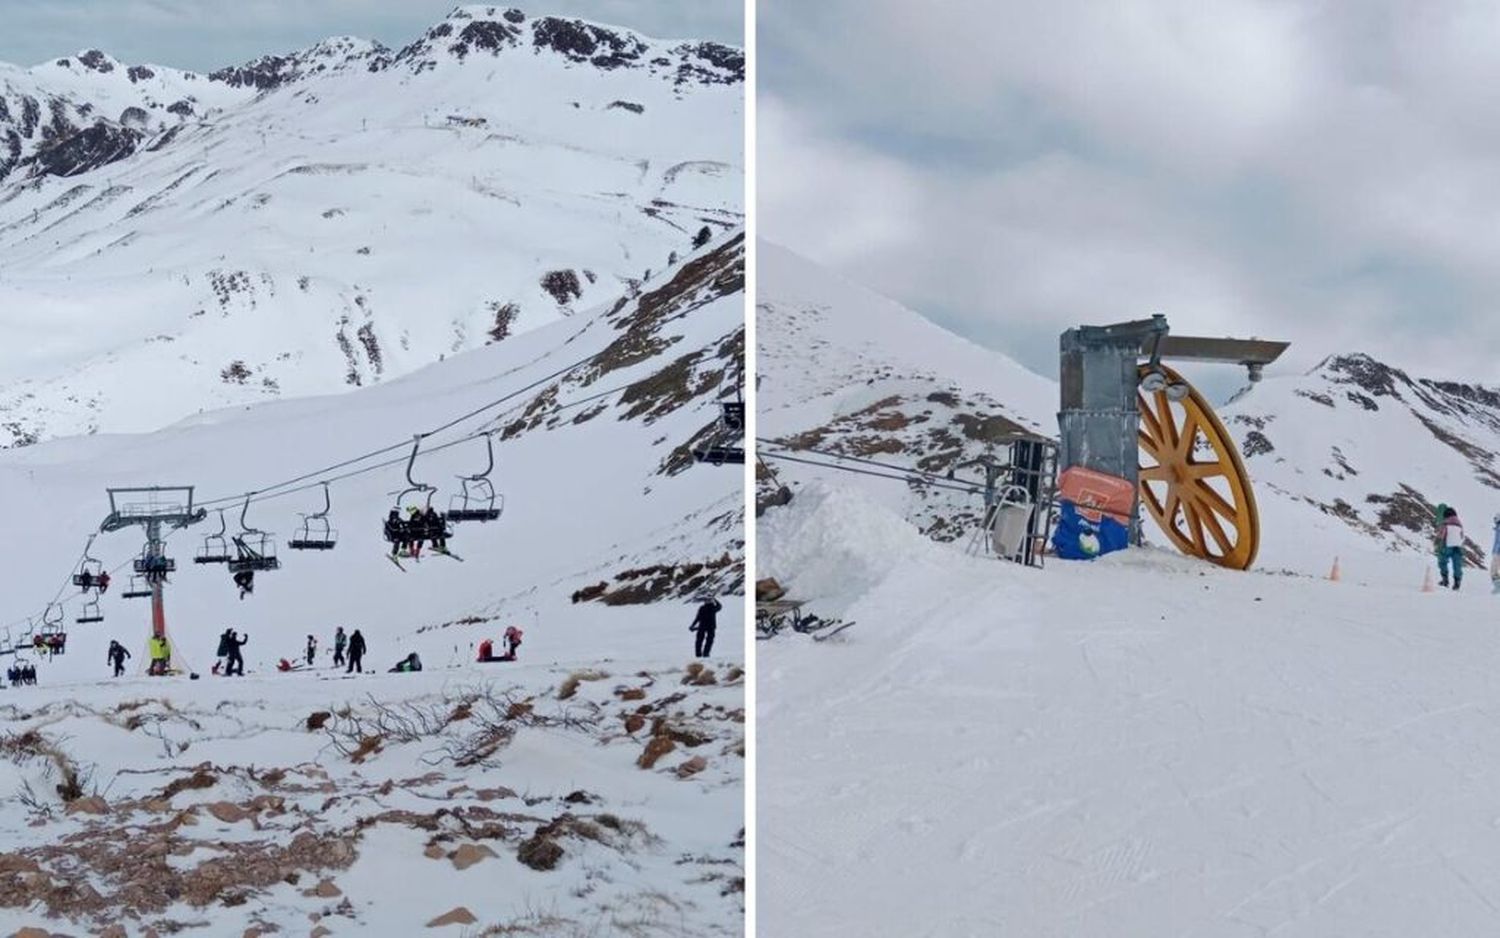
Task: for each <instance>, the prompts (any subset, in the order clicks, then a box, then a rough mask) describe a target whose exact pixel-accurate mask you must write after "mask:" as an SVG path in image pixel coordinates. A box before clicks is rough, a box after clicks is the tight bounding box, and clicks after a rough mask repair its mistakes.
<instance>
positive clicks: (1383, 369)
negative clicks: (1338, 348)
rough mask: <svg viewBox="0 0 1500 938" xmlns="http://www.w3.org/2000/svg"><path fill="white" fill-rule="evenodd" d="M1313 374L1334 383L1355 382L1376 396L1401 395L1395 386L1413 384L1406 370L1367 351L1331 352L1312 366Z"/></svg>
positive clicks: (1354, 383)
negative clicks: (1386, 362) (1338, 353)
mask: <svg viewBox="0 0 1500 938" xmlns="http://www.w3.org/2000/svg"><path fill="white" fill-rule="evenodd" d="M1313 373H1314V374H1319V375H1322V376H1323V377H1325V378H1327V379H1328V380H1330V381H1332V382H1334V383H1336V384H1353V385H1356V386H1358V387H1359V388H1361V389H1363V390H1364V391H1365V392H1366V393H1368V394H1371V395H1373V396H1375V397H1400V396H1401V395H1400V393H1399V392H1398V391H1397V385H1405V386H1410V385H1411V383H1412V381H1411V378H1410V377H1409V376H1408V375H1407V374H1406V372H1404V371H1402V370H1401V369H1399V368H1394V367H1392V366H1390V365H1387V364H1385V363H1384V362H1382V361H1379V360H1377V359H1376V358H1375V357H1374V356H1372V355H1370V354H1368V353H1366V352H1351V353H1348V354H1344V355H1330V356H1329V357H1327V358H1325V359H1323V361H1322V362H1321V363H1320V364H1319V365H1318V367H1316V368H1314V369H1313Z"/></svg>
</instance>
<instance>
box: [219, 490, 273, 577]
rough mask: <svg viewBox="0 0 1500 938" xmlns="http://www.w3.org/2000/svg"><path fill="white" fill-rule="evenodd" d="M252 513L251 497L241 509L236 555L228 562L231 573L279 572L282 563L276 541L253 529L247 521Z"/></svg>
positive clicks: (247, 496)
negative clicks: (277, 557)
mask: <svg viewBox="0 0 1500 938" xmlns="http://www.w3.org/2000/svg"><path fill="white" fill-rule="evenodd" d="M249 511H250V496H249V495H246V496H245V504H244V505H243V506H242V507H241V508H240V533H238V534H236V535H234V537H233V541H234V551H235V555H234V556H233V557H231V558H230V559H229V561H228V563H229V571H230V572H231V573H254V572H256V571H258V570H278V569H280V568H281V561H280V560H277V559H276V541H275V539H274V538H272V537H271V535H269V534H267V533H266V532H264V531H262V530H260V529H259V528H252V527H250V525H249V524H248V523H247V522H246V521H245V515H246V514H247V513H248V512H249Z"/></svg>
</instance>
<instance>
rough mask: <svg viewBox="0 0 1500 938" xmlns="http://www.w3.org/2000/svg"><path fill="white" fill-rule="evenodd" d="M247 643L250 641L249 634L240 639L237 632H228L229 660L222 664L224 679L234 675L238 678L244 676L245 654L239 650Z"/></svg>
mask: <svg viewBox="0 0 1500 938" xmlns="http://www.w3.org/2000/svg"><path fill="white" fill-rule="evenodd" d="M248 641H250V634H249V633H248V632H247V633H245V637H244V638H240V637H239V633H238V632H235V631H233V630H231V631H230V633H229V660H228V661H227V662H225V664H224V674H225V676H226V677H233V676H234V675H236V674H238V675H239V676H240V677H244V676H245V654H244V652H242V651H240V649H241V648H242V647H244V645H245V643H246V642H248Z"/></svg>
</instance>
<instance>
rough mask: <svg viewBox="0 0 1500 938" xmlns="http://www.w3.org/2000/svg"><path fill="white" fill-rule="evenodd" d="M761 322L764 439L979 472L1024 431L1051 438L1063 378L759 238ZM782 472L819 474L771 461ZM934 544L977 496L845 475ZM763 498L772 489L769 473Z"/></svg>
mask: <svg viewBox="0 0 1500 938" xmlns="http://www.w3.org/2000/svg"><path fill="white" fill-rule="evenodd" d="M759 257H760V271H761V274H760V280H759V295H758V296H757V297H756V305H757V310H756V328H757V333H756V334H757V342H758V343H759V346H758V347H759V358H758V359H757V369H758V371H757V375H756V382H757V388H758V394H759V403H758V406H757V418H758V420H759V424H758V427H759V429H758V431H757V432H758V433H759V434H760V436H761V437H763V438H766V439H769V440H771V441H773V442H774V443H776V444H778V445H781V446H785V447H787V448H789V449H793V450H820V451H823V452H827V453H838V454H842V455H848V456H855V457H861V458H872V459H877V460H882V461H885V462H889V463H892V464H896V465H903V466H910V467H914V468H918V469H921V470H923V471H924V472H929V473H935V474H938V475H946V474H947V473H949V472H953V473H954V474H955V476H957V477H958V478H960V479H964V480H968V481H974V480H976V479H982V478H983V475H982V473H979V474H976V470H975V469H972V468H968V469H965V468H962V464H963V463H964V462H966V461H968V460H971V459H974V458H976V457H979V456H983V455H984V454H985V453H986V452H987V451H989V450H990V449H991V448H992V447H993V445H994V444H995V441H996V440H999V439H1002V438H1004V437H1006V436H1008V435H1009V434H1010V433H1012V432H1014V431H1016V430H1023V431H1026V432H1030V433H1036V434H1039V435H1043V436H1055V435H1056V425H1057V424H1056V419H1055V418H1054V417H1053V416H1052V413H1053V412H1055V411H1056V408H1057V389H1056V385H1055V384H1053V383H1051V382H1049V381H1047V380H1046V379H1044V378H1041V377H1039V376H1037V375H1035V374H1033V373H1031V372H1029V371H1027V370H1026V369H1024V368H1022V367H1021V366H1020V365H1018V364H1016V363H1015V362H1013V361H1011V360H1009V359H1007V358H1005V357H1004V356H1003V355H998V354H996V353H995V352H993V351H991V350H989V349H985V348H983V347H981V346H979V345H976V344H974V343H973V342H970V341H968V340H966V339H963V338H960V337H959V336H956V335H954V334H953V333H951V332H948V331H946V330H944V329H942V328H941V327H939V326H937V325H935V324H934V323H932V322H931V321H929V320H927V319H924V318H922V317H921V316H920V315H918V314H916V313H914V312H912V311H911V310H908V309H905V308H904V307H902V306H900V305H899V304H897V303H895V302H893V301H891V300H889V299H887V298H885V297H883V296H879V295H878V294H875V293H873V292H871V291H869V290H866V289H864V288H863V287H860V286H858V285H856V284H853V283H850V282H849V281H847V280H845V279H843V278H841V277H839V276H838V275H836V274H834V273H833V272H831V271H828V270H826V269H823V268H820V267H818V266H817V265H816V264H813V263H811V262H810V261H808V260H806V259H804V258H801V257H798V256H797V255H796V254H794V253H792V252H790V251H787V250H786V249H784V248H781V247H779V246H777V245H775V244H769V243H762V244H761V250H760V254H759ZM770 465H771V467H772V469H774V470H775V471H777V472H778V473H782V472H783V470H784V473H783V474H785V475H786V476H787V478H789V479H793V480H795V479H796V478H798V477H800V476H803V475H804V474H807V475H816V474H817V470H807V469H805V468H804V467H799V466H795V465H790V464H786V463H781V462H779V461H775V460H772V461H771V463H770ZM840 478H841V482H843V483H844V484H849V485H854V486H860V487H862V488H863V489H864V490H866V491H868V492H870V493H871V494H872V495H874V496H875V497H877V498H879V499H881V500H883V501H885V502H886V503H887V504H889V505H890V506H891V507H892V508H894V509H896V510H898V511H900V512H901V513H903V514H904V515H906V516H907V517H908V518H910V519H911V520H912V521H913V523H915V524H917V525H918V526H919V527H920V528H922V529H923V530H924V531H926V532H927V533H929V534H931V535H932V536H933V537H935V538H938V539H939V540H953V539H955V538H958V537H960V536H962V534H963V533H964V531H965V530H966V528H967V527H968V526H969V525H972V524H973V523H975V522H977V521H978V520H979V518H980V515H981V514H982V512H983V505H982V503H981V502H980V500H979V499H977V498H970V497H966V496H964V495H962V494H960V493H955V492H952V491H947V490H934V489H931V488H926V487H922V486H911V487H906V486H901V485H900V484H899V483H896V484H893V483H892V482H890V481H885V480H879V481H876V480H868V479H862V478H860V477H857V476H841V477H840ZM757 484H758V486H759V488H760V491H761V494H762V495H766V494H769V491H770V490H771V489H774V488H775V484H774V483H773V482H772V481H771V479H770V478H769V477H768V475H767V473H766V472H765V470H764V469H761V470H760V472H759V474H758V476H757Z"/></svg>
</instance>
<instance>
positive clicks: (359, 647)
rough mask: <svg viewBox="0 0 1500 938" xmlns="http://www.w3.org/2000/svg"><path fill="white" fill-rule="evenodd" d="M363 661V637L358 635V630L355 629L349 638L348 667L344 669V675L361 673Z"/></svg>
mask: <svg viewBox="0 0 1500 938" xmlns="http://www.w3.org/2000/svg"><path fill="white" fill-rule="evenodd" d="M364 660H365V637H364V635H362V634H360V631H359V629H355V630H354V634H353V635H350V636H349V667H348V668H347V669H345V671H344V673H345V674H353V673H354V672H356V671H360V672H363V671H364V669H365V667H364Z"/></svg>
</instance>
